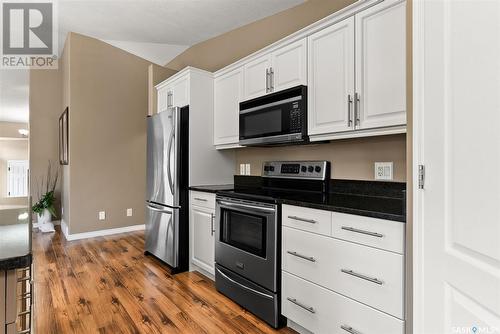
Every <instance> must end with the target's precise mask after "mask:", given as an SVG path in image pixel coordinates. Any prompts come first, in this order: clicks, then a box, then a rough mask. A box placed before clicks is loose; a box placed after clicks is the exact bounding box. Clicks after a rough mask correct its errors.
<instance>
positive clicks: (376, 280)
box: [340, 269, 384, 285]
mask: <svg viewBox="0 0 500 334" xmlns="http://www.w3.org/2000/svg"><path fill="white" fill-rule="evenodd" d="M340 271H341V272H343V273H344V274H347V275H351V276H355V277H358V278H361V279H364V280H367V281H370V282H372V283H375V284H378V285H382V284H384V282H382V281H381V280H379V279H377V278H373V277H370V276H366V275H363V274H360V273H357V272H354V271H352V270H349V269H340Z"/></svg>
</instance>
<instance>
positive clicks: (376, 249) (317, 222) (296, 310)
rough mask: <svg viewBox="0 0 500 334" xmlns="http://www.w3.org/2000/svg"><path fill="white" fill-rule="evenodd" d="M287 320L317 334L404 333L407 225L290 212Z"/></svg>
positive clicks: (286, 209) (285, 251) (285, 243)
mask: <svg viewBox="0 0 500 334" xmlns="http://www.w3.org/2000/svg"><path fill="white" fill-rule="evenodd" d="M282 213H283V218H282V249H281V251H282V264H281V266H282V267H281V269H282V301H281V306H282V312H283V315H284V316H285V317H287V318H288V319H289V320H291V321H293V322H294V323H296V324H298V325H300V326H302V327H303V328H305V329H306V330H308V331H311V332H313V333H318V334H322V333H342V334H346V333H351V334H367V333H372V334H373V333H388V334H392V333H399V334H402V333H404V325H405V321H404V318H405V317H404V300H405V298H404V281H405V275H404V231H405V224H404V223H401V222H395V221H389V220H384V219H375V218H370V217H363V216H358V215H350V214H342V213H337V212H331V211H325V210H317V209H310V208H303V207H299V206H291V205H283V208H282Z"/></svg>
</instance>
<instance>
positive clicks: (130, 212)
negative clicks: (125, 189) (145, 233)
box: [127, 208, 133, 217]
mask: <svg viewBox="0 0 500 334" xmlns="http://www.w3.org/2000/svg"><path fill="white" fill-rule="evenodd" d="M132 215H133V210H132V209H131V208H129V209H127V217H132Z"/></svg>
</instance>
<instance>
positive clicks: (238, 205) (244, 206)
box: [218, 201, 276, 212]
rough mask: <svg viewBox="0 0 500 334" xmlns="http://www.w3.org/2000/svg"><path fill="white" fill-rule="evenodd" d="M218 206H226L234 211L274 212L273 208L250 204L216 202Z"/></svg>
mask: <svg viewBox="0 0 500 334" xmlns="http://www.w3.org/2000/svg"><path fill="white" fill-rule="evenodd" d="M218 203H219V204H220V205H223V206H227V207H230V208H235V209H238V208H240V209H251V210H255V211H261V212H276V209H275V208H265V207H261V206H257V205H251V204H241V203H230V202H226V201H218Z"/></svg>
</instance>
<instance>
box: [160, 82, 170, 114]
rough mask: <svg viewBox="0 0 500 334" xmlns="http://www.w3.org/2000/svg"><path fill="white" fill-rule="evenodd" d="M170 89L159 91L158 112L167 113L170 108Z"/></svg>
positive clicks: (165, 88)
mask: <svg viewBox="0 0 500 334" xmlns="http://www.w3.org/2000/svg"><path fill="white" fill-rule="evenodd" d="M168 96H169V95H168V88H167V87H164V88H161V89H158V94H157V98H158V112H162V111H165V110H166V109H167V108H168Z"/></svg>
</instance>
